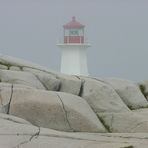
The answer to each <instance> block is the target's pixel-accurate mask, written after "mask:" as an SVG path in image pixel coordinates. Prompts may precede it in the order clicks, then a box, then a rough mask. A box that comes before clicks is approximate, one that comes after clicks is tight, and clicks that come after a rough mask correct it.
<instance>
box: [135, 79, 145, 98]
mask: <svg viewBox="0 0 148 148" xmlns="http://www.w3.org/2000/svg"><path fill="white" fill-rule="evenodd" d="M137 85H138V86H139V88H140V90H141V92H142V93H143V95H144V96H145V97H146V99H147V100H148V80H145V81H142V82H139V83H138V84H137Z"/></svg>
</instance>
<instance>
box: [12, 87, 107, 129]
mask: <svg viewBox="0 0 148 148" xmlns="http://www.w3.org/2000/svg"><path fill="white" fill-rule="evenodd" d="M10 114H12V115H15V116H18V117H21V118H24V119H26V120H27V121H29V122H31V123H32V124H34V125H37V126H42V127H47V128H53V129H57V130H63V131H87V132H106V130H105V128H104V127H103V125H102V124H101V122H100V121H99V119H98V118H97V116H96V115H95V113H94V112H93V111H92V110H91V108H90V107H89V105H88V104H87V103H86V101H85V100H84V99H82V98H80V97H77V96H74V95H70V94H66V93H56V92H52V91H41V90H40V91H39V90H29V89H26V90H25V89H15V88H14V89H13V96H12V101H11V104H10Z"/></svg>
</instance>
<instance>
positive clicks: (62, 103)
mask: <svg viewBox="0 0 148 148" xmlns="http://www.w3.org/2000/svg"><path fill="white" fill-rule="evenodd" d="M56 95H57V96H58V98H59V99H60V101H61V104H62V108H63V110H64V113H65V116H66V121H67V123H68V126H69V128H70V129H71V130H72V132H74V129H73V128H72V127H71V125H70V122H69V120H68V115H67V111H66V109H65V106H64V103H63V101H62V99H61V97H60V96H59V94H57V93H56Z"/></svg>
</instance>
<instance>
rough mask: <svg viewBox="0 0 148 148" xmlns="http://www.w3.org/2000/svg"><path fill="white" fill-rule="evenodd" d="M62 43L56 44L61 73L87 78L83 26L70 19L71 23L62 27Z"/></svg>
mask: <svg viewBox="0 0 148 148" xmlns="http://www.w3.org/2000/svg"><path fill="white" fill-rule="evenodd" d="M63 27H64V37H63V40H64V41H63V43H61V44H58V46H59V47H60V48H61V50H62V57H61V72H62V73H64V74H70V75H85V76H88V75H89V73H88V67H87V48H88V47H89V46H90V44H88V43H85V36H84V27H85V26H84V25H82V24H80V23H79V22H77V21H76V19H75V17H72V21H70V22H69V23H67V24H65V25H64V26H63Z"/></svg>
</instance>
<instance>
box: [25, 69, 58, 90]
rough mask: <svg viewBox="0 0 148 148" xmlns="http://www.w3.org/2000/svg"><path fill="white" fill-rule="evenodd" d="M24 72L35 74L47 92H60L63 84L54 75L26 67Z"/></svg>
mask: <svg viewBox="0 0 148 148" xmlns="http://www.w3.org/2000/svg"><path fill="white" fill-rule="evenodd" d="M23 71H27V72H30V73H33V74H34V75H35V76H36V77H37V78H38V80H39V81H40V82H41V83H42V84H43V86H44V87H45V88H46V89H47V90H51V91H58V90H59V89H60V83H61V82H60V80H59V79H57V78H56V76H54V75H53V74H50V73H47V72H43V71H41V70H37V69H32V68H27V67H24V68H23Z"/></svg>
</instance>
